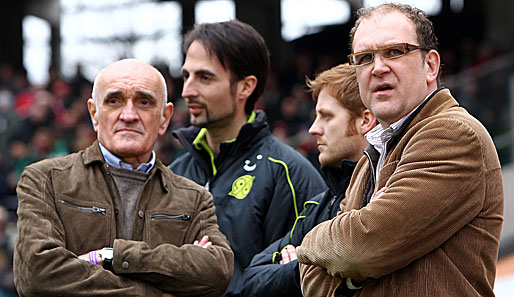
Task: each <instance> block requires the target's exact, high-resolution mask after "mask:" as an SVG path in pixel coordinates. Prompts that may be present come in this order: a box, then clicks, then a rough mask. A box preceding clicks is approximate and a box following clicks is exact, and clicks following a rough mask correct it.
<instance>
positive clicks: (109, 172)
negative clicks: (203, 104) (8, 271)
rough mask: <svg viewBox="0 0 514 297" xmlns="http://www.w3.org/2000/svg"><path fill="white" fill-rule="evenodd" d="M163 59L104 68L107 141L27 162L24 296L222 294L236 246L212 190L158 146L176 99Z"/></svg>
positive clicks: (101, 133) (98, 91) (101, 93)
mask: <svg viewBox="0 0 514 297" xmlns="http://www.w3.org/2000/svg"><path fill="white" fill-rule="evenodd" d="M166 99H167V96H166V84H165V81H164V77H163V76H162V74H161V73H159V72H158V71H157V69H155V68H153V67H151V66H150V65H148V64H145V63H143V62H141V61H138V60H134V59H125V60H120V61H117V62H115V63H113V64H111V65H109V66H107V67H106V68H104V69H103V70H102V71H101V72H100V73H99V74H98V75H97V77H96V79H95V83H94V86H93V94H92V98H91V99H89V100H88V108H89V113H90V115H91V121H92V123H93V127H94V130H95V131H96V132H97V136H98V141H96V142H95V143H94V144H92V145H91V146H90V147H88V148H86V149H85V150H82V151H80V152H78V153H75V154H71V155H69V156H65V157H61V158H54V159H49V160H43V161H41V162H38V163H35V164H32V165H30V166H27V167H26V168H25V170H24V171H23V174H22V176H21V179H20V181H19V183H18V187H17V192H18V200H19V206H18V233H19V235H18V238H17V242H16V250H15V254H14V281H15V283H16V288H17V290H18V292H19V294H20V296H27V297H28V296H156V297H162V296H164V297H166V296H167V297H169V296H172V295H171V294H174V295H176V296H212V297H215V296H221V295H222V294H223V292H224V291H225V289H226V288H227V287H228V284H229V281H230V277H231V275H232V266H233V262H232V261H233V254H232V252H231V250H230V247H229V243H228V241H227V239H226V237H225V236H224V235H223V234H222V233H221V232H220V230H219V228H218V224H217V223H216V215H215V210H214V205H213V203H212V197H211V194H210V193H209V192H208V191H206V190H205V189H204V188H203V187H200V186H199V185H197V184H195V183H194V182H192V181H190V180H187V179H185V178H183V177H181V176H178V175H175V174H173V173H172V172H171V170H169V169H168V168H167V167H166V166H164V165H163V164H162V162H161V161H160V160H159V159H157V158H156V156H155V152H154V151H153V147H154V144H155V142H156V141H157V137H158V136H160V135H163V134H164V132H165V131H166V129H167V127H168V124H169V121H170V118H171V115H172V112H173V104H171V103H166Z"/></svg>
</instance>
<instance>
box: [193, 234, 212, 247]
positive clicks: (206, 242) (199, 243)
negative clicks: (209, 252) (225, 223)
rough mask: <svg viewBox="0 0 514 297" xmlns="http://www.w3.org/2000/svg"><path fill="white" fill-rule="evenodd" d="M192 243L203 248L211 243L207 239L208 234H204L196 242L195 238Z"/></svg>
mask: <svg viewBox="0 0 514 297" xmlns="http://www.w3.org/2000/svg"><path fill="white" fill-rule="evenodd" d="M193 244H194V245H197V246H201V247H203V248H207V247H209V246H211V245H212V242H210V241H209V236H207V235H205V236H204V237H202V240H200V242H198V240H195V242H193Z"/></svg>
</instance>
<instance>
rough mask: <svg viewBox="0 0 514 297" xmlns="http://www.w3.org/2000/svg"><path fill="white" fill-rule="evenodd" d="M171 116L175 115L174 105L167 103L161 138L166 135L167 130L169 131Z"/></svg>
mask: <svg viewBox="0 0 514 297" xmlns="http://www.w3.org/2000/svg"><path fill="white" fill-rule="evenodd" d="M171 115H173V103H171V102H169V103H166V105H165V106H164V111H163V113H162V116H161V124H160V126H159V136H162V135H164V132H166V129H168V125H169V124H170V120H171Z"/></svg>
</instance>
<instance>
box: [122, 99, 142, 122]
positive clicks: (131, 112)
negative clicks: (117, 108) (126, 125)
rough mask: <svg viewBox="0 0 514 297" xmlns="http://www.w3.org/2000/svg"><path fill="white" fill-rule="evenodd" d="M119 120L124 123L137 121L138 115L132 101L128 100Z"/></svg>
mask: <svg viewBox="0 0 514 297" xmlns="http://www.w3.org/2000/svg"><path fill="white" fill-rule="evenodd" d="M120 119H121V120H122V121H124V122H133V121H136V120H137V119H138V113H137V110H136V107H135V106H134V103H133V102H132V100H128V101H127V103H126V104H125V105H124V106H123V109H122V110H121V114H120Z"/></svg>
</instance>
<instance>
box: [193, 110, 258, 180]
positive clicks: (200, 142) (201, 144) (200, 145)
mask: <svg viewBox="0 0 514 297" xmlns="http://www.w3.org/2000/svg"><path fill="white" fill-rule="evenodd" d="M256 117H257V115H256V114H255V112H253V111H252V114H251V115H250V117H249V118H248V123H251V122H253V121H254V120H255V118H256ZM206 134H207V128H202V129H200V132H199V133H198V135H197V136H196V138H195V140H193V145H194V146H195V149H197V150H199V151H201V150H202V149H204V150H205V151H206V152H207V153H208V154H209V157H210V159H211V166H212V176H215V175H216V173H218V169H216V164H214V152H213V151H212V149H211V148H210V147H209V145H208V144H207V140H206V138H205V135H206ZM236 138H237V137H236ZM236 138H234V139H230V140H227V141H225V143H231V142H234V141H236Z"/></svg>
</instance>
